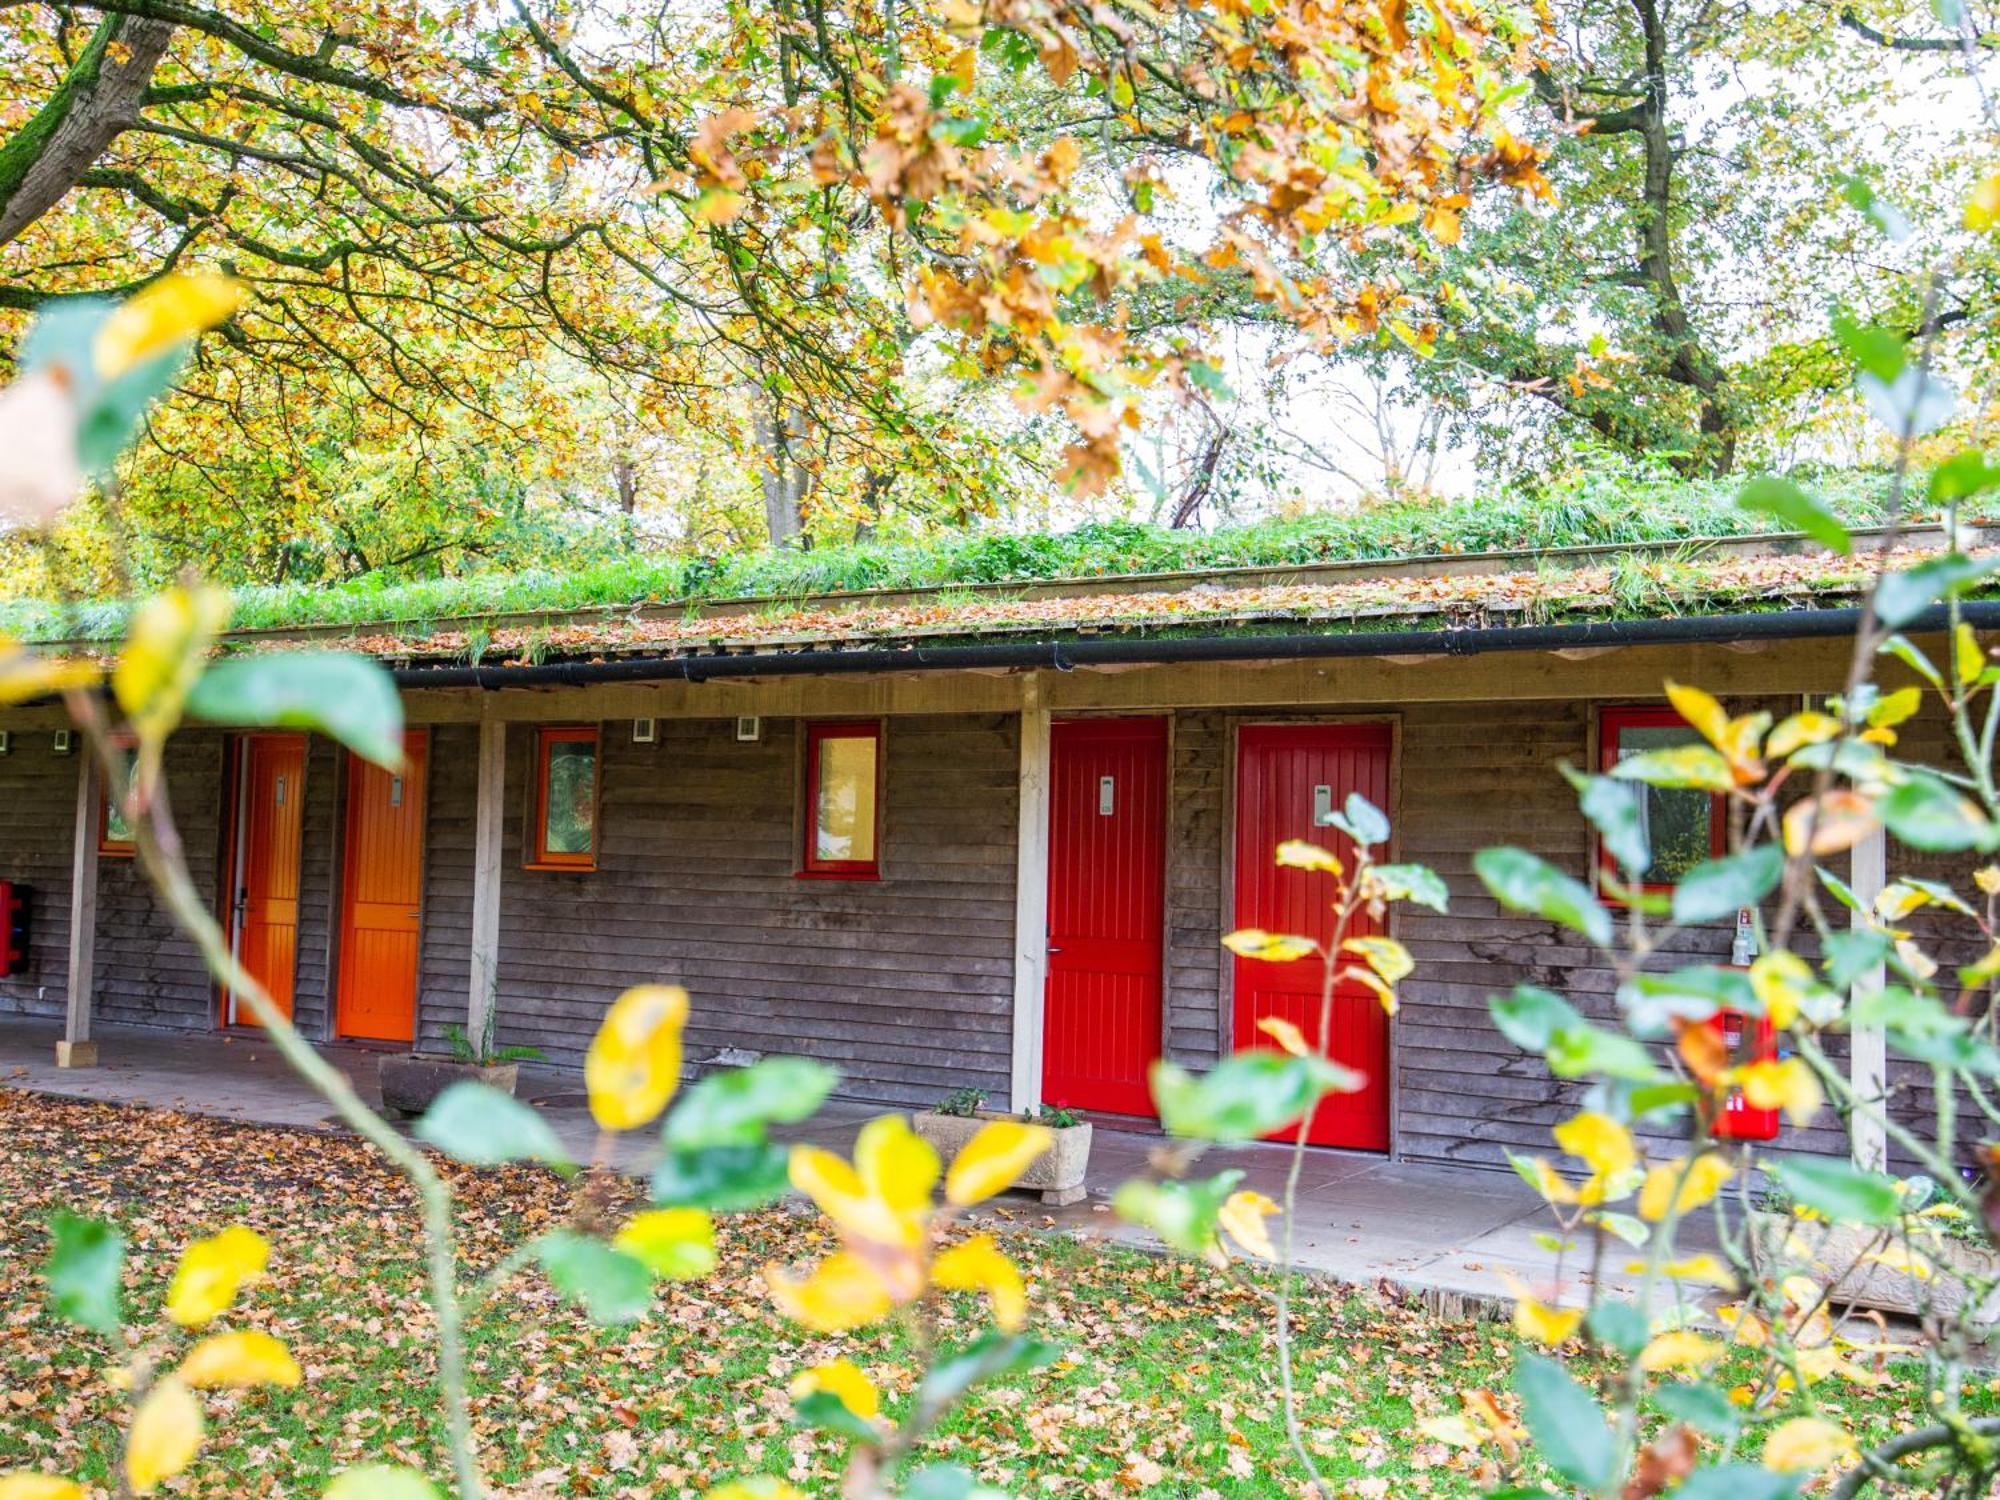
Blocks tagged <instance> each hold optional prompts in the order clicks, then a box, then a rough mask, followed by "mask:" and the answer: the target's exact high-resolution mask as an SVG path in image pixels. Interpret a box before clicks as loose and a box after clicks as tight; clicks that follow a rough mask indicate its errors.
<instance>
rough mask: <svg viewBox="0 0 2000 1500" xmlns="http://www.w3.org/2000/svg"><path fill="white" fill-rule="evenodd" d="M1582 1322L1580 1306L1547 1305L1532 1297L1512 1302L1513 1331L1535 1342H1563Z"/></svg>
mask: <svg viewBox="0 0 2000 1500" xmlns="http://www.w3.org/2000/svg"><path fill="white" fill-rule="evenodd" d="M1582 1322H1583V1309H1582V1308H1580V1307H1549V1306H1546V1305H1545V1304H1543V1303H1541V1302H1538V1301H1536V1300H1535V1299H1534V1298H1533V1297H1522V1298H1520V1299H1519V1300H1518V1301H1516V1302H1515V1304H1514V1332H1516V1333H1518V1334H1519V1335H1520V1336H1521V1337H1522V1338H1524V1339H1532V1340H1533V1341H1534V1342H1535V1343H1537V1344H1548V1345H1551V1346H1553V1345H1556V1344H1560V1343H1563V1342H1565V1341H1566V1340H1568V1339H1570V1338H1572V1337H1574V1336H1575V1334H1576V1330H1577V1328H1578V1326H1579V1325H1581V1324H1582Z"/></svg>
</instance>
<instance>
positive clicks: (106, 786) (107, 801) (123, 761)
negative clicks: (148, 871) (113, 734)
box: [84, 735, 139, 859]
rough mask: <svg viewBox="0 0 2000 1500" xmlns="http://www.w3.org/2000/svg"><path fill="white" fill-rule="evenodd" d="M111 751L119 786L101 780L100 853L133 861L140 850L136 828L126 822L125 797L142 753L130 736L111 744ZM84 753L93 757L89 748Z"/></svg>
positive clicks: (99, 787) (99, 810)
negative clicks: (133, 829)
mask: <svg viewBox="0 0 2000 1500" xmlns="http://www.w3.org/2000/svg"><path fill="white" fill-rule="evenodd" d="M111 751H112V758H113V759H114V760H115V761H116V762H117V764H118V767H119V769H118V773H117V777H116V782H117V784H116V785H114V784H113V782H112V779H111V778H108V777H100V780H99V785H98V791H97V852H98V853H99V854H107V855H110V856H111V857H112V858H114V859H130V858H131V857H132V856H133V855H134V854H135V853H136V852H137V846H136V842H135V840H134V839H133V836H132V825H131V824H130V823H128V822H127V821H126V820H125V793H126V790H127V788H128V787H129V785H130V783H131V780H132V767H133V764H134V762H136V761H137V759H138V756H139V750H138V746H137V745H136V744H135V742H134V741H133V740H132V739H131V738H130V737H129V736H124V735H121V736H119V737H118V738H116V739H114V740H113V741H112V742H111ZM84 753H85V754H89V753H90V750H89V746H88V745H87V744H86V745H85V747H84Z"/></svg>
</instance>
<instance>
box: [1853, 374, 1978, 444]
mask: <svg viewBox="0 0 2000 1500" xmlns="http://www.w3.org/2000/svg"><path fill="white" fill-rule="evenodd" d="M1854 384H1855V388H1856V389H1857V390H1859V391H1860V392H1861V396H1862V399H1863V400H1865V401H1866V402H1867V403H1868V410H1869V411H1871V412H1872V413H1874V416H1875V420H1876V421H1878V422H1880V423H1881V424H1882V425H1883V426H1884V427H1886V428H1888V429H1889V432H1890V435H1891V436H1893V437H1896V438H1899V439H1900V438H1904V437H1922V436H1924V434H1926V433H1929V432H1935V431H1937V429H1938V428H1940V427H1942V426H1944V424H1945V423H1946V422H1948V421H1950V420H1951V413H1952V408H1953V407H1955V406H1956V405H1957V404H1958V393H1957V392H1956V391H1954V390H1953V389H1952V388H1951V384H1950V382H1949V381H1946V380H1941V379H1940V378H1938V377H1937V376H1936V375H1933V374H1932V373H1931V372H1930V371H1929V370H1927V369H1925V368H1924V367H1923V366H1922V365H1905V366H1904V367H1903V370H1902V373H1900V374H1899V375H1897V376H1896V378H1895V379H1894V380H1884V379H1882V377H1881V376H1879V375H1875V374H1871V373H1870V372H1869V371H1867V370H1863V371H1862V372H1861V373H1860V374H1859V375H1857V376H1855V377H1854Z"/></svg>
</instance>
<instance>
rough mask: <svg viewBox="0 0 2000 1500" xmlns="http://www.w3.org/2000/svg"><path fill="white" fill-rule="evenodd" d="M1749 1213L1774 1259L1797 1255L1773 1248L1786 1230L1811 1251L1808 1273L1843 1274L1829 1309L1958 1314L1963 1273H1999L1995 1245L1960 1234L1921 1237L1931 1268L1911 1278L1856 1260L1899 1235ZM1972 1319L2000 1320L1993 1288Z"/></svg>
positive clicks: (1979, 1323)
mask: <svg viewBox="0 0 2000 1500" xmlns="http://www.w3.org/2000/svg"><path fill="white" fill-rule="evenodd" d="M1752 1219H1753V1223H1754V1224H1755V1227H1756V1233H1757V1236H1758V1240H1759V1242H1760V1244H1762V1245H1763V1246H1764V1247H1765V1251H1766V1254H1767V1255H1769V1256H1770V1257H1771V1258H1772V1259H1773V1260H1785V1259H1796V1258H1797V1256H1796V1255H1793V1256H1789V1257H1787V1256H1783V1255H1781V1253H1780V1251H1781V1247H1782V1246H1783V1244H1784V1242H1785V1236H1786V1235H1788V1234H1794V1233H1795V1234H1796V1235H1797V1237H1798V1240H1799V1243H1800V1245H1801V1246H1802V1247H1803V1248H1804V1250H1805V1251H1806V1252H1807V1253H1809V1254H1810V1255H1811V1257H1812V1263H1811V1266H1810V1268H1809V1269H1810V1270H1811V1271H1812V1273H1813V1274H1815V1275H1816V1276H1818V1277H1819V1278H1820V1279H1821V1280H1822V1281H1824V1280H1825V1279H1826V1278H1827V1277H1829V1276H1832V1275H1834V1274H1835V1273H1837V1272H1840V1273H1844V1274H1842V1275H1841V1278H1840V1280H1839V1281H1837V1282H1835V1283H1834V1287H1833V1302H1834V1306H1835V1309H1836V1311H1837V1310H1838V1309H1840V1308H1843V1307H1846V1306H1848V1305H1850V1304H1851V1305H1853V1306H1856V1307H1870V1308H1874V1309H1876V1310H1877V1311H1879V1312H1892V1313H1901V1314H1903V1315H1904V1316H1906V1317H1917V1316H1919V1315H1920V1314H1922V1313H1923V1312H1925V1311H1926V1310H1928V1311H1929V1312H1931V1313H1932V1314H1934V1315H1936V1316H1937V1317H1939V1318H1941V1319H1945V1320H1955V1319H1957V1318H1959V1317H1960V1316H1962V1315H1963V1313H1964V1310H1965V1304H1966V1301H1967V1299H1968V1298H1970V1297H1971V1296H1972V1295H1973V1292H1972V1288H1970V1287H1969V1286H1967V1285H1966V1281H1965V1278H1966V1276H1967V1275H1968V1274H1971V1275H1976V1276H1978V1277H1980V1278H1981V1279H1983V1280H1984V1279H1992V1278H2000V1251H1996V1250H1993V1249H1991V1248H1989V1247H1987V1246H1985V1245H1976V1244H1972V1243H1970V1242H1968V1241H1965V1240H1955V1239H1949V1238H1946V1237H1945V1236H1942V1235H1938V1236H1934V1237H1933V1236H1924V1237H1921V1238H1920V1239H1919V1240H1918V1241H1917V1242H1916V1245H1915V1248H1916V1249H1917V1250H1918V1251H1919V1252H1920V1253H1921V1254H1922V1255H1923V1257H1924V1258H1925V1259H1926V1260H1928V1261H1929V1262H1930V1263H1931V1265H1932V1267H1933V1268H1934V1270H1933V1274H1932V1275H1931V1276H1930V1277H1928V1278H1918V1277H1916V1276H1913V1275H1911V1274H1910V1273H1909V1272H1908V1271H1903V1270H1898V1269H1896V1268H1894V1267H1892V1266H1885V1265H1880V1264H1878V1263H1876V1262H1874V1261H1864V1260H1862V1257H1863V1256H1864V1255H1867V1254H1868V1253H1869V1252H1871V1251H1875V1250H1883V1249H1886V1248H1888V1247H1889V1246H1890V1245H1891V1244H1900V1243H1901V1242H1902V1239H1901V1236H1897V1237H1895V1238H1894V1239H1891V1238H1890V1236H1889V1235H1888V1233H1887V1232H1886V1231H1884V1230H1880V1229H1864V1228H1860V1227H1857V1226H1854V1225H1849V1224H1824V1223H1812V1222H1807V1221H1804V1220H1799V1219H1794V1218H1793V1217H1792V1216H1791V1215H1790V1214H1776V1213H1762V1212H1760V1213H1757V1214H1754V1215H1753V1216H1752ZM1849 1267H1852V1268H1853V1269H1851V1270H1850V1269H1848V1268H1849ZM1972 1322H1973V1326H1974V1327H1976V1328H1980V1329H1992V1328H1993V1327H1994V1326H1995V1325H1996V1324H2000V1289H1996V1290H1995V1291H1994V1292H1992V1293H1990V1294H1989V1295H1988V1296H1987V1298H1986V1300H1985V1301H1984V1302H1983V1303H1982V1304H1981V1305H1980V1307H1979V1309H1978V1311H1977V1312H1976V1313H1974V1314H1973V1318H1972Z"/></svg>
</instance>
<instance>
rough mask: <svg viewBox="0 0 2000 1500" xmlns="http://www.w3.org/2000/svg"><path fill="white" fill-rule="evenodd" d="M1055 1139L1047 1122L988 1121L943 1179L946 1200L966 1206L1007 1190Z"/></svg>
mask: <svg viewBox="0 0 2000 1500" xmlns="http://www.w3.org/2000/svg"><path fill="white" fill-rule="evenodd" d="M1055 1139H1056V1137H1055V1132H1054V1131H1053V1130H1050V1129H1049V1128H1048V1126H1046V1125H1024V1124H1022V1123H1021V1122H1020V1121H1019V1120H989V1121H988V1122H987V1123H986V1124H985V1125H982V1126H981V1127H980V1129H979V1133H978V1134H977V1135H975V1136H973V1138H972V1139H971V1140H969V1141H967V1142H966V1143H965V1145H964V1146H963V1147H961V1148H960V1150H959V1153H958V1155H957V1156H956V1157H954V1158H953V1159H952V1163H951V1172H950V1173H949V1175H947V1176H946V1178H945V1180H944V1196H945V1198H946V1200H947V1201H948V1202H950V1203H952V1204H954V1205H955V1206H957V1207H959V1208H963V1207H965V1206H966V1205H967V1204H969V1203H983V1202H984V1201H985V1200H986V1199H988V1198H991V1197H992V1196H993V1195H994V1194H995V1193H999V1192H1004V1191H1005V1190H1006V1189H1008V1188H1010V1187H1012V1186H1013V1185H1014V1180H1015V1179H1016V1178H1018V1177H1019V1176H1020V1175H1021V1174H1022V1173H1023V1172H1025V1171H1027V1169H1028V1167H1029V1165H1030V1164H1031V1163H1032V1162H1033V1161H1034V1160H1035V1158H1036V1157H1038V1156H1040V1155H1041V1154H1042V1153H1043V1152H1045V1151H1047V1150H1048V1149H1049V1148H1050V1147H1051V1146H1053V1145H1054V1144H1055Z"/></svg>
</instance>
